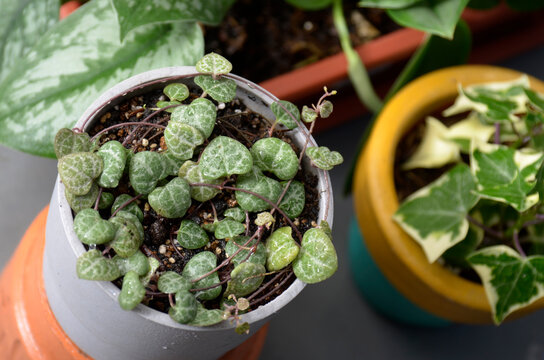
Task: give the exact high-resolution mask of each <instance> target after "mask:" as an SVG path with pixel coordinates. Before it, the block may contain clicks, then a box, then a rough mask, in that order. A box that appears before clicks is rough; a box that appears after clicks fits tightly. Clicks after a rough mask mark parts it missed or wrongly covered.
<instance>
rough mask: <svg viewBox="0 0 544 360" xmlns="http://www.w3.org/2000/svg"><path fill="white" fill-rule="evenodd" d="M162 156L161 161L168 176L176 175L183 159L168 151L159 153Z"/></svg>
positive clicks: (183, 161)
mask: <svg viewBox="0 0 544 360" xmlns="http://www.w3.org/2000/svg"><path fill="white" fill-rule="evenodd" d="M161 155H162V157H163V163H164V165H165V167H166V173H167V175H168V176H177V175H178V172H179V169H180V168H181V166H182V165H183V163H185V160H182V159H178V158H177V157H175V156H174V155H173V154H172V153H171V152H170V151H166V152H164V153H161Z"/></svg>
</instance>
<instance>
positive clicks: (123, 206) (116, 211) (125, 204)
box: [110, 194, 143, 219]
mask: <svg viewBox="0 0 544 360" xmlns="http://www.w3.org/2000/svg"><path fill="white" fill-rule="evenodd" d="M142 195H143V194H139V195H136V196H135V197H133V198H132V199H128V200H127V201H125V202H124V203H122V204H121V206H119V207H118V208H117V210H115V211H114V212H113V214H111V216H110V219H111V218H113V217H114V216H115V215H117V213H118V212H119V211H121V210H123V209H124V208H125V207H127V206H128V205H130V203H132V202H134V201H136V200H138V199H139V198H141V197H142Z"/></svg>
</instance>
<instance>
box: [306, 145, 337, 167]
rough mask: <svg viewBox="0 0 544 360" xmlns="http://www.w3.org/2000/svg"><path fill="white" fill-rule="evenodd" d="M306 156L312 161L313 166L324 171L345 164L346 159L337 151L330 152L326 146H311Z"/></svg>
mask: <svg viewBox="0 0 544 360" xmlns="http://www.w3.org/2000/svg"><path fill="white" fill-rule="evenodd" d="M306 154H307V155H308V157H309V158H310V159H311V160H312V164H313V165H314V166H316V167H318V168H320V169H323V170H331V169H332V168H333V167H334V166H335V165H339V164H341V163H343V162H344V158H343V157H342V155H340V153H339V152H337V151H330V150H329V148H328V147H326V146H320V147H315V146H310V147H308V148H307V149H306Z"/></svg>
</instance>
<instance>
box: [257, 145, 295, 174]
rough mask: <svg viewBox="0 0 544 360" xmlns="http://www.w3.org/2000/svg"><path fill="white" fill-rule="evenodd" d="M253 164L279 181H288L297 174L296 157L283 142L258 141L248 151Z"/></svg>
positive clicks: (290, 148) (289, 146)
mask: <svg viewBox="0 0 544 360" xmlns="http://www.w3.org/2000/svg"><path fill="white" fill-rule="evenodd" d="M250 152H251V156H253V164H254V165H255V166H258V167H259V168H261V170H265V171H269V172H271V173H273V174H274V175H276V176H277V177H278V178H280V179H281V180H289V179H291V178H293V177H294V176H295V175H296V174H297V172H298V157H297V154H295V151H294V150H293V148H292V147H291V145H289V144H288V143H286V142H285V141H283V140H280V139H278V138H275V137H269V138H265V139H260V140H258V141H257V142H256V143H255V144H253V146H252V147H251V149H250Z"/></svg>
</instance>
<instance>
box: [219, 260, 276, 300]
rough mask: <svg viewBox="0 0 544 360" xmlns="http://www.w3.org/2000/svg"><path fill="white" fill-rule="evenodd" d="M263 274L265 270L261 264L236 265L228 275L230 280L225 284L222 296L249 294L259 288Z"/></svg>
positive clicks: (246, 263)
mask: <svg viewBox="0 0 544 360" xmlns="http://www.w3.org/2000/svg"><path fill="white" fill-rule="evenodd" d="M265 273H266V269H265V268H264V266H263V265H261V264H255V263H252V262H244V263H241V264H239V265H237V266H236V267H235V268H234V270H232V272H231V273H230V276H231V279H230V280H229V282H227V289H226V290H225V294H224V295H223V296H224V297H228V296H229V295H235V296H244V295H247V294H251V293H252V292H254V291H255V290H257V288H258V287H259V286H261V284H262V283H263V280H264V274H265Z"/></svg>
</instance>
